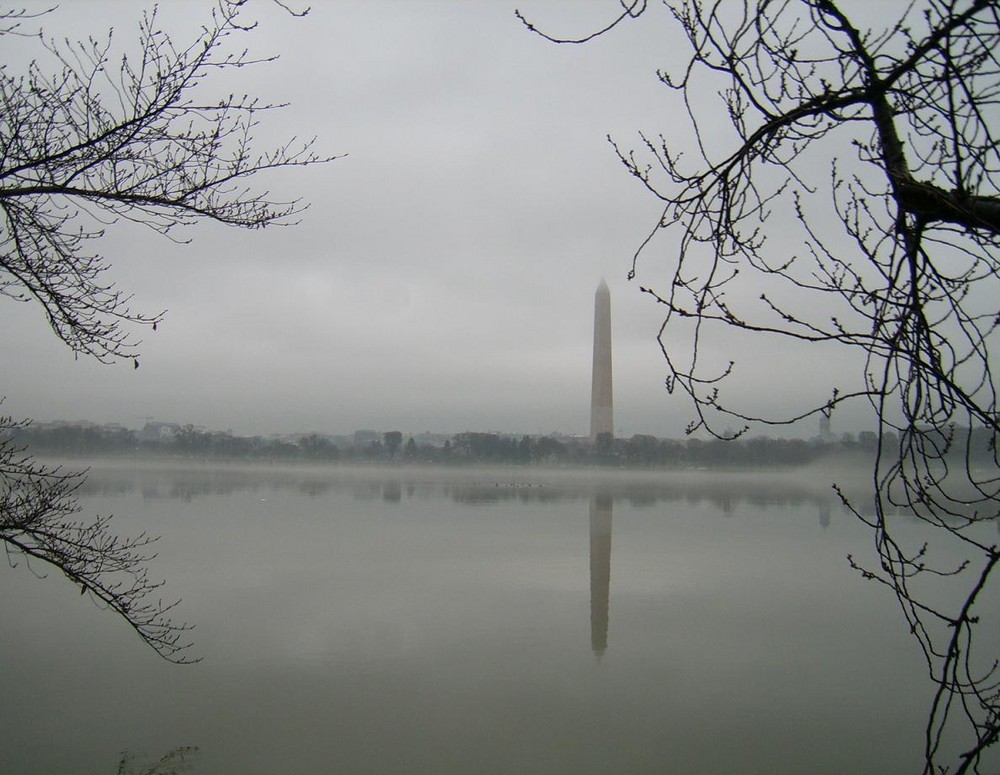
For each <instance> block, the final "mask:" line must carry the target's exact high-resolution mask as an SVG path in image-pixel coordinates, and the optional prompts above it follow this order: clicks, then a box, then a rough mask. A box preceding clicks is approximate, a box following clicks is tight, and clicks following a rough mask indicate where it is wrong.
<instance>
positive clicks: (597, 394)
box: [590, 280, 615, 441]
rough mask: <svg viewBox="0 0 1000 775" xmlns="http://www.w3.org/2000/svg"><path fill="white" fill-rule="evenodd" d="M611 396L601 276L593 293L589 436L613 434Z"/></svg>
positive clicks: (606, 301)
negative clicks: (592, 356) (592, 350)
mask: <svg viewBox="0 0 1000 775" xmlns="http://www.w3.org/2000/svg"><path fill="white" fill-rule="evenodd" d="M612 407H613V403H612V399H611V291H609V290H608V284H607V283H606V282H604V280H601V284H600V285H598V286H597V292H596V293H595V294H594V378H593V382H592V383H591V393H590V438H591V439H593V440H594V441H597V437H598V436H599V435H600V434H602V433H607V434H610V435H612V436H613V435H614V427H615V426H614V410H613V408H612Z"/></svg>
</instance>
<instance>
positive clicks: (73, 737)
mask: <svg viewBox="0 0 1000 775" xmlns="http://www.w3.org/2000/svg"><path fill="white" fill-rule="evenodd" d="M833 478H835V477H834V475H833V474H832V473H828V474H823V473H820V474H818V475H811V476H808V477H807V476H806V475H805V474H801V473H800V474H786V475H783V476H773V475H768V474H760V473H756V474H752V473H747V474H740V475H718V474H711V473H707V472H694V473H689V474H654V473H643V474H624V473H615V474H611V473H602V472H599V471H590V472H582V473H576V474H570V473H567V472H561V471H539V470H532V469H504V470H497V471H488V470H483V469H473V470H457V471H448V470H419V469H416V470H415V469H407V468H399V469H389V468H384V469H375V470H356V469H351V468H328V469H306V468H248V467H235V466H234V467H224V466H223V467H214V468H204V467H202V468H199V467H195V466H191V467H186V466H183V465H180V464H174V465H172V466H170V467H164V466H157V465H156V464H152V463H151V464H134V465H130V466H119V467H112V466H111V465H110V464H107V463H99V464H97V465H95V467H94V468H93V469H92V473H91V475H90V478H89V480H88V482H87V484H86V486H85V487H84V489H83V491H82V498H81V500H82V505H83V508H84V512H85V513H102V514H107V513H112V514H114V515H115V522H116V523H117V528H118V530H119V531H120V532H126V533H134V532H138V531H140V530H148V531H150V532H152V533H155V534H158V535H160V536H162V538H161V540H160V542H159V545H158V551H159V558H158V559H157V560H156V561H155V562H154V563H153V566H152V573H153V574H154V575H156V576H158V577H165V578H166V579H167V585H166V587H165V589H164V594H165V596H167V597H181V598H183V602H182V604H181V606H180V608H179V609H178V616H179V617H181V618H184V619H186V620H188V621H191V622H193V623H194V624H196V625H197V627H196V629H195V630H194V632H193V638H194V641H195V646H194V654H195V655H197V656H201V657H203V661H202V662H200V663H198V664H196V665H191V666H183V667H178V666H174V665H170V664H167V663H165V662H163V661H162V660H160V659H159V658H158V657H156V656H155V654H153V652H152V651H150V650H149V649H148V648H146V647H145V646H143V645H141V644H140V642H139V641H138V639H137V638H136V636H135V635H134V634H132V633H131V632H130V631H129V630H128V628H127V627H126V626H125V625H124V624H123V623H121V622H120V621H118V620H117V619H116V618H115V617H113V616H112V615H111V614H110V613H108V612H103V611H100V610H98V609H96V608H95V607H94V605H93V604H92V603H91V602H89V600H88V598H87V597H83V596H81V595H80V593H79V591H78V590H77V589H76V588H75V587H74V586H73V585H72V584H70V583H68V582H67V581H66V580H65V579H62V578H58V577H56V575H55V574H53V573H50V574H49V576H48V577H47V578H43V579H39V578H36V577H35V576H34V575H33V574H32V573H31V572H30V571H29V570H28V569H27V568H26V567H24V565H23V563H22V564H21V565H20V566H19V567H17V568H14V569H9V568H5V569H4V571H3V583H4V590H5V594H4V595H3V596H2V597H0V613H2V617H3V628H2V632H0V654H2V659H3V664H4V678H3V692H2V694H0V729H2V740H3V745H2V746H0V772H2V773H5V774H6V775H22V774H23V775H27V774H29V773H30V774H35V773H47V774H52V773H74V774H80V773H82V774H84V775H86V774H88V773H93V774H94V775H97V774H98V773H100V774H107V775H113V774H114V773H116V772H118V771H119V763H120V762H121V761H122V758H123V754H126V755H127V756H126V764H125V766H124V767H123V768H122V769H121V772H127V773H139V772H146V769H144V767H145V768H148V767H149V766H150V763H151V762H155V761H156V760H157V759H158V758H159V757H161V756H163V755H164V754H167V753H168V752H170V751H176V750H177V749H179V748H181V747H185V746H190V747H193V748H196V750H193V751H191V752H190V753H189V754H188V756H187V759H186V761H187V762H188V764H189V766H190V769H188V770H185V771H188V772H193V773H333V772H336V773H741V774H744V775H745V774H746V773H807V772H808V773H848V772H850V773H912V772H918V771H919V770H920V764H921V758H920V757H921V751H922V734H923V724H924V720H925V715H926V711H927V707H928V703H929V701H930V697H931V689H932V687H931V685H930V683H929V681H928V680H927V678H926V668H925V667H924V664H923V661H922V658H921V655H920V652H919V651H918V647H917V644H916V642H915V641H913V640H911V638H910V637H909V635H908V634H907V632H906V628H905V626H904V623H903V620H902V618H901V615H900V613H899V610H898V606H897V604H896V602H895V599H894V598H892V596H891V595H890V594H889V593H888V591H887V590H885V589H883V588H880V587H878V586H877V585H875V584H873V583H871V582H865V581H864V580H862V578H861V577H860V576H859V575H858V574H857V573H856V572H854V571H852V570H851V569H850V568H849V567H848V565H847V562H846V559H845V558H846V555H847V554H848V553H852V552H853V553H854V554H855V555H858V556H859V557H860V558H861V559H870V558H871V552H872V550H871V548H870V544H871V538H870V535H869V534H868V533H867V531H866V529H865V528H864V527H863V526H862V525H860V524H859V522H858V520H857V519H856V518H855V517H853V516H851V515H850V514H849V513H847V512H846V511H845V510H844V509H843V507H842V506H841V505H840V504H839V503H838V502H837V500H836V499H835V498H834V497H833V494H832V492H831V491H830V488H829V481H827V480H828V479H833ZM900 529H901V530H902V531H903V532H904V533H906V532H907V531H917V530H918V527H917V526H916V525H909V524H907V523H905V522H904V523H903V524H902V525H901V527H900ZM994 532H995V531H994ZM35 570H39V571H40V570H42V569H41V568H36V569H35ZM156 772H160V770H156Z"/></svg>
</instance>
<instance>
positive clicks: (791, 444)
mask: <svg viewBox="0 0 1000 775" xmlns="http://www.w3.org/2000/svg"><path fill="white" fill-rule="evenodd" d="M952 433H953V436H952V438H951V439H950V440H949V441H950V448H951V449H952V450H954V452H953V454H955V455H963V456H966V457H969V458H970V459H971V461H972V462H973V463H975V462H976V460H977V459H980V458H981V460H982V461H983V462H985V461H987V460H988V459H989V455H990V446H989V444H990V434H989V432H988V431H987V430H986V429H973V430H972V431H971V432H970V431H969V429H968V428H957V429H954V431H953V432H952ZM12 434H13V435H12V439H11V440H12V441H13V442H14V443H16V444H19V445H29V446H30V447H31V448H32V449H33V450H35V451H36V452H40V453H50V454H64V455H75V456H86V455H98V456H102V455H134V454H140V455H148V456H166V457H177V458H187V459H206V460H207V459H211V460H249V461H254V460H257V461H275V462H278V461H315V462H348V463H349V462H357V463H385V462H395V463H425V464H427V463H433V464H452V465H462V464H470V463H495V464H503V465H530V464H556V465H559V464H562V465H569V464H573V465H607V466H615V467H628V468H702V467H705V468H708V467H711V468H719V467H734V468H737V467H739V468H745V467H754V466H758V467H761V466H795V465H805V464H808V463H812V462H815V461H817V460H820V459H825V458H829V457H831V456H840V457H850V456H853V455H867V456H869V457H870V456H871V455H872V454H874V452H875V448H876V446H877V444H878V437H877V436H876V434H875V433H871V432H862V433H860V434H858V435H857V436H853V435H851V434H845V435H843V436H841V437H839V438H829V439H819V438H816V439H811V440H803V439H781V438H769V437H764V436H760V437H755V438H741V439H737V440H735V441H722V440H719V439H716V438H711V439H700V438H694V437H691V438H687V439H660V438H657V437H655V436H651V435H648V434H636V435H634V436H632V437H631V438H627V439H615V438H611V437H610V436H606V437H604V438H599V439H598V440H597V443H596V444H595V443H592V442H591V441H590V440H589V439H576V438H570V437H560V438H557V437H554V436H527V435H524V436H520V437H517V436H513V435H507V434H501V433H480V432H473V431H466V432H463V433H458V434H455V435H454V436H452V437H451V438H449V439H447V440H446V441H445V442H444V444H443V445H435V444H425V443H417V442H416V441H415V440H414V438H413V437H412V436H409V437H404V435H403V434H402V433H401V432H400V431H387V432H385V433H383V434H382V435H381V438H375V439H373V440H371V441H369V442H368V443H367V444H363V445H351V446H343V445H341V446H338V445H337V444H336V443H334V441H333V440H332V439H331V438H330V437H328V436H324V435H321V434H318V433H312V434H306V435H302V436H298V437H295V438H268V437H263V436H236V435H233V434H232V433H229V432H226V431H209V430H205V429H202V428H197V427H194V426H192V425H183V426H176V427H174V428H172V429H171V431H170V432H169V433H167V434H164V435H161V436H153V437H150V434H148V433H146V432H143V431H134V430H129V429H127V428H122V427H117V426H99V425H69V424H66V425H46V426H39V425H35V426H32V425H28V426H26V427H19V428H16V429H14V430H13V431H12ZM404 438H405V441H404ZM882 443H883V445H890V446H891V445H892V444H894V443H895V440H894V439H893V438H892V437H891V435H890V436H887V437H884V438H883V440H882Z"/></svg>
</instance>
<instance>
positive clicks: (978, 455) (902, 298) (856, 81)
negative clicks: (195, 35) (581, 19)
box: [519, 0, 1000, 773]
mask: <svg viewBox="0 0 1000 775" xmlns="http://www.w3.org/2000/svg"><path fill="white" fill-rule="evenodd" d="M664 5H665V6H666V7H667V8H668V9H669V13H670V14H671V15H672V17H673V19H674V20H675V21H676V23H677V24H678V25H679V28H680V31H681V33H682V35H683V37H684V38H686V41H687V43H688V46H689V47H688V49H687V55H686V57H685V59H684V62H683V63H682V64H681V65H680V66H673V67H672V68H671V69H670V71H669V72H660V73H659V74H658V75H659V78H660V80H661V81H662V83H663V84H664V86H665V87H666V88H667V89H669V90H672V91H673V92H674V93H675V94H676V95H677V96H678V98H679V101H678V105H683V110H679V111H678V118H679V117H683V116H685V115H686V119H687V123H688V124H689V125H690V127H691V128H692V129H693V135H694V142H693V143H692V144H691V146H692V147H691V148H687V149H685V148H683V147H682V145H683V143H678V142H677V136H678V133H677V132H676V129H674V130H672V131H671V132H670V133H664V134H663V135H661V136H653V135H650V134H640V140H639V142H638V143H637V147H636V148H635V149H628V148H626V147H623V145H621V144H620V143H617V142H615V141H614V140H612V144H613V146H614V150H615V152H616V153H617V155H618V156H619V158H620V159H621V161H622V163H623V164H624V165H625V167H626V168H627V170H628V171H629V173H631V174H632V175H633V176H635V177H636V178H637V179H638V180H639V181H640V182H641V183H642V184H643V185H644V186H645V187H646V188H647V189H648V190H649V192H650V193H651V194H652V195H653V196H655V197H657V198H658V199H659V200H660V201H661V202H662V204H663V212H662V216H661V217H660V218H659V220H658V222H657V223H656V226H655V228H654V229H653V231H652V232H651V233H650V234H649V235H648V236H647V238H646V239H645V240H644V241H643V242H642V243H641V245H640V247H639V249H638V251H637V252H636V255H635V258H634V261H633V265H632V271H631V273H630V278H631V277H635V276H636V274H637V272H638V270H639V265H640V263H642V262H643V261H645V260H646V257H647V256H649V255H650V254H652V253H654V252H655V254H656V255H657V256H658V257H659V256H661V255H662V253H663V251H661V250H658V249H656V247H657V246H659V245H661V244H664V240H669V239H670V238H671V236H672V237H673V242H671V243H670V246H671V248H672V249H673V250H674V251H676V252H675V257H674V258H673V259H672V261H671V262H670V263H669V264H668V269H667V271H666V273H665V282H663V283H662V284H660V285H659V289H657V287H656V285H657V284H656V283H655V282H654V283H649V284H648V285H646V286H644V287H642V290H643V291H644V292H645V293H647V294H649V295H651V296H652V297H653V298H654V299H655V300H656V302H657V303H659V304H661V305H663V307H664V308H665V310H666V313H665V321H664V324H663V328H662V329H661V331H660V343H661V347H662V350H663V354H664V357H665V359H666V364H667V368H668V375H669V376H668V377H667V380H666V385H667V389H668V390H670V391H674V390H676V389H678V388H679V389H680V390H681V391H682V392H683V393H685V394H687V396H689V397H690V399H691V401H692V402H693V406H694V408H695V412H696V419H695V420H694V421H693V422H692V424H691V426H690V428H689V430H690V431H695V430H699V429H700V430H703V431H707V432H709V433H712V434H714V435H716V436H719V437H720V438H721V437H733V436H738V435H740V434H741V433H743V432H745V431H746V430H747V429H748V428H750V427H752V426H753V424H754V423H757V422H766V423H792V422H796V421H800V420H802V419H803V418H805V417H808V416H810V415H813V416H818V415H819V414H824V415H826V416H827V417H829V415H830V413H831V412H833V411H834V410H835V409H837V408H838V407H841V406H843V405H845V404H847V403H849V402H853V403H857V402H859V401H860V402H868V403H870V405H871V407H872V408H873V410H874V415H875V417H876V418H877V422H878V427H879V436H880V440H879V445H878V453H877V457H876V459H875V461H874V469H873V470H874V475H873V488H872V490H873V493H874V494H873V502H872V504H871V505H870V506H869V505H865V504H859V503H850V504H848V505H849V507H850V508H851V509H852V511H854V513H855V514H856V515H857V516H858V517H860V518H861V519H862V520H864V521H865V522H866V523H867V524H869V525H870V526H871V528H872V530H873V532H874V536H875V547H876V549H877V551H878V558H879V559H878V562H877V566H876V567H873V568H867V567H861V564H860V563H858V562H856V561H855V560H854V559H853V558H852V559H851V562H852V564H853V565H855V567H858V568H859V569H860V570H862V572H863V573H864V575H865V576H866V577H867V578H871V579H876V580H878V581H880V582H882V583H884V584H886V585H888V586H889V587H890V588H891V589H892V590H893V591H894V593H895V595H896V596H897V598H898V599H899V603H900V605H901V607H902V610H903V612H904V614H905V616H906V619H907V621H908V624H909V626H910V628H911V630H912V632H913V634H914V635H915V637H916V638H917V640H918V641H919V643H920V646H921V648H922V650H923V653H924V655H925V657H926V661H927V666H928V669H929V671H930V675H931V677H932V679H933V680H934V681H935V683H936V693H935V696H934V698H933V702H932V704H931V709H930V713H929V718H928V725H927V731H926V750H925V772H927V773H931V772H938V771H939V770H943V769H944V767H943V766H942V762H949V761H953V762H954V765H953V766H954V771H955V772H978V771H980V768H981V767H983V766H989V765H986V764H984V757H985V756H986V749H987V748H989V747H990V746H992V745H994V744H995V743H996V742H997V738H998V735H1000V671H998V668H997V657H998V654H997V651H996V649H997V639H996V633H997V628H998V623H997V614H998V607H997V605H996V601H997V595H996V592H997V590H996V579H997V576H998V574H997V573H996V567H997V564H998V561H1000V551H998V549H997V543H996V538H995V530H993V529H992V528H989V525H988V524H984V523H988V522H990V521H993V520H997V519H998V511H1000V509H998V506H1000V466H998V458H997V436H998V430H1000V425H998V412H997V394H996V385H995V380H996V379H997V363H996V360H995V359H991V355H992V352H991V351H992V350H993V348H995V346H996V341H997V327H998V325H1000V282H998V279H1000V147H998V140H1000V137H998V134H1000V4H998V3H997V2H996V0H914V2H901V3H894V4H892V5H889V4H884V3H879V4H871V3H868V4H863V3H854V2H851V1H850V0H836V1H835V0H773V1H772V0H758V1H757V2H753V1H752V0H715V1H712V0H707V1H702V0H668V2H665V4H664ZM648 10H649V9H647V7H646V2H645V0H632V1H631V2H628V1H627V0H626V1H625V2H622V3H621V5H620V8H619V9H618V11H617V12H616V15H614V16H612V18H611V19H609V23H608V24H607V25H606V26H605V27H604V28H603V29H601V30H598V31H597V32H596V33H595V34H604V33H607V32H609V31H611V30H612V29H614V28H615V27H617V26H619V25H620V24H623V23H629V22H631V20H633V19H635V18H637V17H639V16H642V15H643V14H644V13H647V11H648ZM873 14H874V15H876V16H880V17H881V18H879V19H878V20H877V22H876V24H875V25H873V24H872V23H870V22H869V23H867V24H863V23H861V22H860V21H857V20H859V19H862V18H867V19H869V20H870V19H871V18H872V16H873ZM888 15H892V18H891V19H887V18H886V17H887V16H888ZM519 16H521V18H522V21H524V23H525V24H526V25H527V26H528V27H529V28H530V29H532V30H533V31H535V32H538V33H539V34H541V35H542V36H543V37H546V38H548V39H549V40H552V41H555V42H560V43H574V42H582V41H583V40H587V39H589V38H591V37H593V36H594V35H588V36H586V37H585V38H580V39H578V40H565V39H559V38H556V37H553V36H551V35H549V34H548V33H546V32H540V31H539V30H537V29H535V28H534V27H533V26H532V24H531V23H530V21H529V20H527V19H526V18H525V17H524V16H523V15H521V14H519ZM713 94H714V95H717V99H716V100H715V101H714V102H711V101H710V100H708V99H707V98H708V96H709V95H713ZM723 130H725V131H723ZM684 151H687V153H685V152H684ZM786 212H790V213H792V214H793V215H794V217H793V218H784V219H783V218H782V216H783V215H784V213H786ZM791 228H794V229H796V230H797V233H793V232H790V231H789V229H791ZM653 266H654V269H653V270H646V269H645V264H643V267H644V271H656V272H657V274H659V273H660V272H661V271H662V269H663V265H662V263H661V262H660V261H657V262H656V263H655V264H654V265H653ZM734 330H735V331H738V332H740V334H741V335H750V336H754V337H757V338H763V339H765V340H766V339H768V338H772V339H775V340H776V341H779V342H780V341H794V342H797V343H807V344H809V345H810V346H814V347H818V348H824V347H825V348H830V347H833V348H838V349H841V350H847V351H849V352H854V353H857V355H858V358H857V361H856V362H857V363H858V370H857V374H855V375H854V377H855V378H856V379H855V381H854V382H853V383H852V384H850V385H849V386H847V387H846V388H844V387H841V386H836V387H834V386H832V385H831V386H830V387H831V392H830V393H829V394H828V397H820V399H819V400H818V401H817V402H816V403H815V404H814V405H812V406H809V407H808V408H807V409H805V410H804V411H797V410H796V411H793V412H791V413H790V414H789V415H788V416H777V417H776V416H762V415H761V414H760V413H759V412H757V411H756V410H753V409H747V408H742V407H740V406H739V405H738V398H737V399H734V401H735V403H730V401H729V398H730V396H731V395H732V393H724V391H725V390H726V386H727V385H728V381H727V377H730V376H732V375H733V374H734V373H735V372H734V367H735V366H736V364H735V363H734V362H729V363H728V365H726V363H725V362H723V363H722V364H721V365H719V366H716V368H715V370H713V364H712V363H711V362H710V358H709V357H708V354H707V351H708V350H709V344H713V338H715V337H716V336H718V335H719V334H720V333H724V332H727V331H728V332H731V331H734ZM734 424H736V427H737V430H736V431H727V430H726V429H727V428H729V427H733V425H734ZM740 428H742V430H740ZM845 503H846V499H845ZM899 513H905V514H909V515H915V516H916V517H918V518H919V519H920V520H922V521H923V522H925V523H927V524H928V525H930V526H932V527H933V528H935V529H934V530H932V531H930V535H933V536H935V538H934V539H933V540H931V541H930V542H929V543H928V544H921V545H919V546H915V547H914V546H908V545H907V544H906V542H905V541H904V540H903V539H902V538H901V536H900V532H899V530H898V529H897V525H898V522H897V520H898V518H899V517H898V516H897V515H898V514H899ZM987 528H989V529H987ZM941 543H953V544H956V545H957V546H959V547H960V548H961V549H962V550H963V551H964V554H965V556H966V557H967V560H966V562H965V563H963V564H961V565H960V566H959V567H950V566H947V565H943V564H941V562H939V561H937V560H936V559H935V558H936V557H938V556H939V555H938V554H937V552H936V550H937V549H938V547H939V545H940V544H941ZM991 584H992V586H991ZM944 590H947V591H948V592H950V593H951V596H950V597H949V596H948V595H947V594H946V593H945V591H944ZM991 595H992V597H991ZM977 635H978V637H977ZM992 761H993V764H994V766H995V763H996V759H993V760H992Z"/></svg>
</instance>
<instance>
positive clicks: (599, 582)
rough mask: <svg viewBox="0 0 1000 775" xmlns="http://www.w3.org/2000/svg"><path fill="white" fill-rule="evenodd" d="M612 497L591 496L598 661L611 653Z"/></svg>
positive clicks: (592, 616)
mask: <svg viewBox="0 0 1000 775" xmlns="http://www.w3.org/2000/svg"><path fill="white" fill-rule="evenodd" d="M611 503H612V500H611V496H610V495H608V494H595V495H591V496H590V647H591V648H592V649H593V650H594V654H596V655H597V657H598V658H600V657H601V656H603V654H604V652H605V651H607V650H608V618H609V607H610V597H611Z"/></svg>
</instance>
